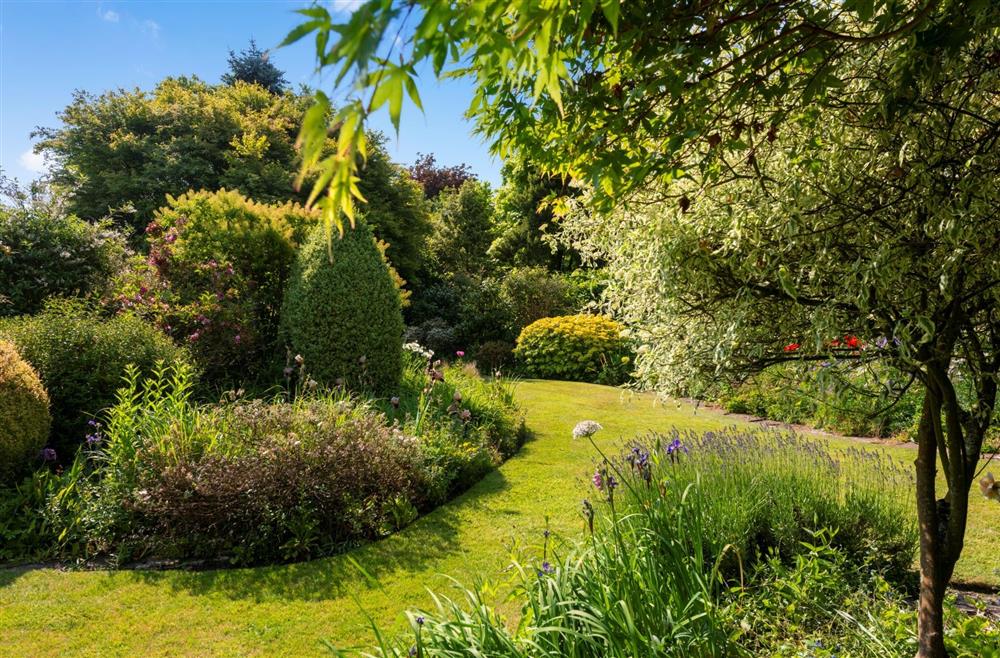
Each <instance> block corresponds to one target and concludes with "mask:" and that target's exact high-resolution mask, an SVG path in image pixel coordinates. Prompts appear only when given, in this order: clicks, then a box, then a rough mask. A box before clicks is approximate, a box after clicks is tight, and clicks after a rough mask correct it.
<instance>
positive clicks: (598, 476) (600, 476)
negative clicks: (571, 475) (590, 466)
mask: <svg viewBox="0 0 1000 658" xmlns="http://www.w3.org/2000/svg"><path fill="white" fill-rule="evenodd" d="M593 480H594V486H595V487H596V488H597V490H598V491H600V490H602V489H603V488H604V472H603V471H602V470H601V469H597V470H596V471H594V477H593Z"/></svg>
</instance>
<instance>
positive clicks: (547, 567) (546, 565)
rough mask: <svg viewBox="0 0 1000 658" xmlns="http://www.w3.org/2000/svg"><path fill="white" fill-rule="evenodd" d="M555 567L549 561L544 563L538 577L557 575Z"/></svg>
mask: <svg viewBox="0 0 1000 658" xmlns="http://www.w3.org/2000/svg"><path fill="white" fill-rule="evenodd" d="M555 570H556V569H555V567H553V566H552V565H551V564H549V563H548V561H545V562H542V568H541V569H539V570H538V575H539V576H541V575H543V574H548V573H555Z"/></svg>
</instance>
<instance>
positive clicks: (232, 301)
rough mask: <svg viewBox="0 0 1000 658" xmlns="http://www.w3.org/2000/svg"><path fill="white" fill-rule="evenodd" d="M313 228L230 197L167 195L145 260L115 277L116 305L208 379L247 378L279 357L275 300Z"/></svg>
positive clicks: (301, 217)
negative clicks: (174, 345) (158, 333)
mask: <svg viewBox="0 0 1000 658" xmlns="http://www.w3.org/2000/svg"><path fill="white" fill-rule="evenodd" d="M315 220H316V218H315V217H314V216H313V215H312V214H311V213H310V212H308V211H306V210H305V209H304V208H302V207H301V206H298V205H296V204H293V203H286V204H284V205H267V204H262V203H255V202H253V201H251V200H249V199H247V198H245V197H243V196H242V195H241V194H239V193H238V192H234V191H227V190H219V191H218V192H206V191H202V192H188V193H187V194H183V195H181V196H179V197H176V198H175V197H168V203H167V205H166V206H164V207H163V208H161V209H160V210H158V211H157V212H156V215H155V218H154V220H153V221H152V222H150V224H149V225H148V226H147V227H146V238H147V240H148V243H149V256H148V258H147V259H145V261H143V262H138V263H135V264H134V265H133V267H132V268H131V269H130V270H129V271H128V272H127V273H126V274H125V275H124V276H122V277H121V278H120V280H119V282H118V285H117V286H116V288H117V290H116V296H115V298H114V302H115V303H116V305H117V306H118V307H119V308H122V309H131V310H135V311H137V312H139V313H141V314H142V315H144V316H146V317H148V318H150V319H151V320H153V321H154V322H155V323H156V324H157V325H158V326H159V327H160V328H161V329H162V330H163V331H164V332H166V333H167V334H169V335H170V336H172V337H173V338H174V339H175V340H176V341H178V342H179V343H181V344H184V345H187V346H189V347H190V350H191V352H192V354H193V355H194V357H195V360H196V361H197V362H198V364H199V366H200V367H201V368H202V370H203V374H204V375H205V376H206V377H207V378H208V379H209V380H213V381H217V380H223V381H225V380H227V379H229V378H231V376H232V373H234V372H237V373H240V374H241V375H243V376H245V375H246V373H247V371H248V370H250V371H251V372H253V371H254V370H255V369H259V368H260V367H261V366H262V365H263V364H265V363H266V362H267V359H266V355H268V354H275V353H279V351H278V350H276V347H277V330H278V319H279V311H280V308H281V299H282V294H283V292H284V288H285V283H286V281H287V279H288V275H289V272H290V271H291V267H292V263H293V261H294V259H295V250H296V247H297V246H298V244H299V243H300V242H301V241H302V239H303V236H304V235H305V232H306V230H307V228H308V227H309V226H311V225H312V223H313V222H315Z"/></svg>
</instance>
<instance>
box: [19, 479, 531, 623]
mask: <svg viewBox="0 0 1000 658" xmlns="http://www.w3.org/2000/svg"><path fill="white" fill-rule="evenodd" d="M508 488H509V484H508V482H507V480H506V479H505V478H504V476H503V473H502V472H501V471H500V470H493V471H491V472H490V473H488V474H487V475H486V476H485V477H484V478H483V479H482V480H480V481H479V482H478V483H477V484H475V485H473V487H472V488H471V489H469V490H468V491H466V492H465V493H463V494H462V495H460V496H458V497H456V498H455V499H453V500H451V501H450V502H448V503H446V504H444V505H442V506H441V507H439V508H437V509H436V510H434V511H433V512H430V513H429V514H427V515H426V516H423V517H421V518H419V519H417V520H416V521H415V522H414V523H413V524H411V525H410V526H408V527H407V528H404V529H403V530H401V531H399V532H397V533H395V534H393V535H391V536H389V537H386V538H384V539H381V540H379V541H374V542H371V543H367V544H363V545H362V546H360V547H358V548H355V549H353V550H351V551H349V552H348V553H345V554H341V555H334V556H331V557H328V558H320V559H317V560H312V561H310V562H299V563H295V564H283V565H275V566H265V567H256V568H245V569H217V570H208V571H117V572H107V576H108V577H109V578H114V579H121V578H129V579H135V580H140V581H142V582H145V583H147V584H150V585H154V586H157V587H170V588H172V589H175V590H183V591H186V592H188V593H191V594H195V595H208V594H214V595H219V594H221V595H223V596H227V597H229V598H233V599H249V600H253V601H255V602H258V603H259V602H264V601H273V600H276V599H277V600H282V599H284V600H305V601H321V600H325V599H332V598H339V597H342V596H345V595H348V594H351V593H357V592H359V591H361V590H367V589H372V588H377V587H378V585H377V584H375V583H372V582H370V581H369V579H368V578H366V576H365V575H364V574H362V573H361V572H360V571H359V570H358V567H357V566H356V565H355V564H354V563H353V562H352V560H354V561H356V562H357V563H358V564H360V565H361V567H362V568H364V570H365V572H366V573H367V574H368V575H369V576H371V578H374V579H375V580H377V581H380V582H381V581H383V580H388V579H392V578H408V577H411V576H410V574H412V573H415V572H423V571H426V570H428V569H430V570H431V571H433V564H434V562H437V561H439V560H441V559H443V558H445V557H447V556H448V555H451V554H453V553H454V552H455V551H457V550H459V545H460V542H459V540H458V530H459V528H460V527H461V525H462V523H463V517H464V516H465V515H466V514H467V513H468V511H469V510H470V509H476V508H479V507H481V506H484V505H488V502H489V498H490V497H492V496H494V495H495V494H498V493H500V492H502V491H505V490H506V489H508ZM498 511H499V513H501V514H504V515H507V514H516V513H517V512H516V511H513V510H506V509H505V510H498ZM2 577H3V576H2V574H0V578H2ZM0 583H2V581H0Z"/></svg>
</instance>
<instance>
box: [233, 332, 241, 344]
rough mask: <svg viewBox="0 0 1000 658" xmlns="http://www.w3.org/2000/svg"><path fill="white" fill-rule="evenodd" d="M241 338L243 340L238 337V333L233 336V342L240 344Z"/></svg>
mask: <svg viewBox="0 0 1000 658" xmlns="http://www.w3.org/2000/svg"><path fill="white" fill-rule="evenodd" d="M241 340H243V339H242V338H240V335H239V334H236V335H235V336H233V342H234V343H236V344H237V345H239V344H240V341H241Z"/></svg>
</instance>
